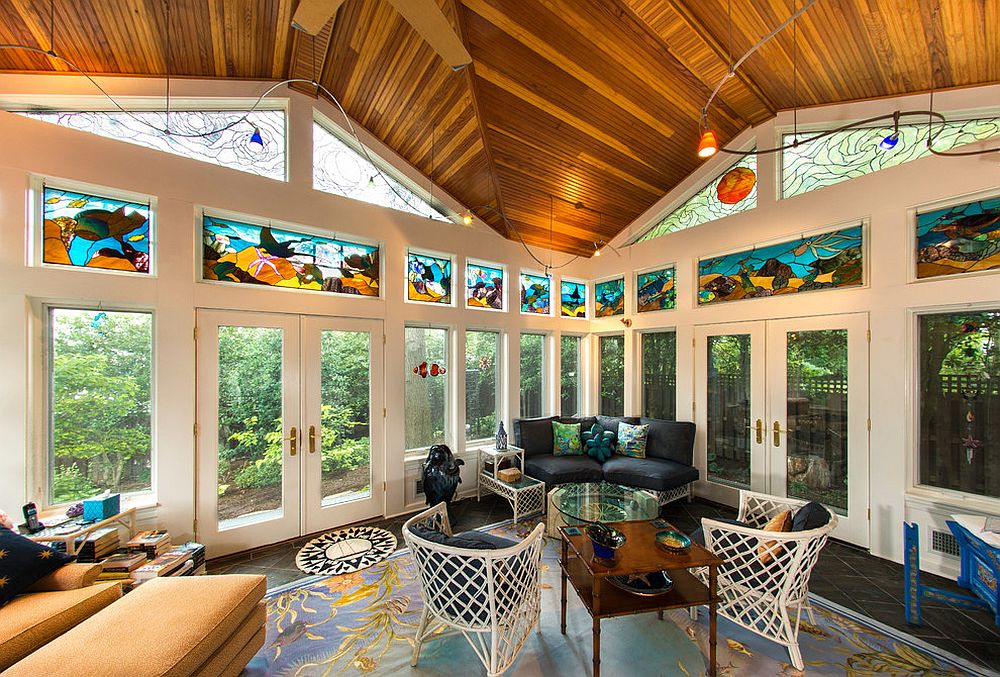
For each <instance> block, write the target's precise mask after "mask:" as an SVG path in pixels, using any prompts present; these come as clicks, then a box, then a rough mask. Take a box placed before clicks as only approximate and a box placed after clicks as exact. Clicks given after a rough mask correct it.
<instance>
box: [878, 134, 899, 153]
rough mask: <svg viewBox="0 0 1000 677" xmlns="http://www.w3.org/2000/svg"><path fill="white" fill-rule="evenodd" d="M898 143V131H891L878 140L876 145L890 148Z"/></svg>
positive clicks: (883, 148) (884, 148)
mask: <svg viewBox="0 0 1000 677" xmlns="http://www.w3.org/2000/svg"><path fill="white" fill-rule="evenodd" d="M897 143H899V132H893V133H892V134H889V135H888V136H886V137H885V138H884V139H882V141H880V142H879V144H878V147H879V148H881V149H882V150H892V149H893V148H895V147H896V144H897Z"/></svg>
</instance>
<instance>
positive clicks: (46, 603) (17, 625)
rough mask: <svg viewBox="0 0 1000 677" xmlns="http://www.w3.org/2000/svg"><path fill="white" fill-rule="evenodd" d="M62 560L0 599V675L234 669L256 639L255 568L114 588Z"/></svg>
mask: <svg viewBox="0 0 1000 677" xmlns="http://www.w3.org/2000/svg"><path fill="white" fill-rule="evenodd" d="M98 573H100V567H99V566H97V565H85V564H70V565H67V566H64V567H62V568H60V569H59V570H57V571H55V572H54V573H52V574H50V575H49V576H47V577H45V578H44V579H42V580H41V581H39V582H38V583H36V584H35V585H34V586H33V587H32V589H31V592H29V593H27V594H24V595H21V596H19V597H16V598H15V599H14V600H12V601H11V602H9V603H7V604H6V605H5V606H3V607H0V674H2V675H3V677H8V676H9V677H20V676H22V675H24V676H28V675H30V676H32V677H36V676H37V675H47V676H57V675H67V676H69V675H73V676H74V677H76V676H79V675H103V676H107V677H115V676H116V675H122V676H123V677H124V676H125V675H128V676H129V677H134V676H136V675H206V676H208V675H234V676H235V675H238V674H239V673H240V672H242V670H243V668H244V667H245V666H246V664H247V662H249V660H250V659H251V658H252V657H253V655H254V654H255V653H257V651H258V650H259V649H260V647H261V646H263V644H264V621H265V617H266V615H265V609H264V602H263V601H261V600H262V598H263V596H264V592H265V580H264V577H263V576H189V577H179V578H162V579H154V580H151V581H149V582H147V583H144V584H143V585H141V586H140V587H139V588H138V589H136V590H135V591H134V592H131V593H129V594H128V595H126V596H125V597H122V594H121V586H120V585H119V584H117V583H95V581H96V579H97V575H98Z"/></svg>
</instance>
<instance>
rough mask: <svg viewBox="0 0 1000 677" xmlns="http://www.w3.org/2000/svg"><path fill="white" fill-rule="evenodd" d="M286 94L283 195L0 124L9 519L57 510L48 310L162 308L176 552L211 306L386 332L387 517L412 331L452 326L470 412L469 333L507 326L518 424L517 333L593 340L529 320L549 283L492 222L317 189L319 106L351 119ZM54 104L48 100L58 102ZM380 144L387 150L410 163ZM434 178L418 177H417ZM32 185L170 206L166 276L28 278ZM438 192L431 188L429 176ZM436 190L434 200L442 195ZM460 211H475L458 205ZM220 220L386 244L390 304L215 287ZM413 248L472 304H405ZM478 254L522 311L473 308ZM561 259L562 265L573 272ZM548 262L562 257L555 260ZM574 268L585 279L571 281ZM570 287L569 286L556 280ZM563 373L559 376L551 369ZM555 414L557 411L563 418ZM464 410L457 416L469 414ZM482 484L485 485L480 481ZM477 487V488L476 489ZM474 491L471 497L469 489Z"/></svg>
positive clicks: (2, 88)
mask: <svg viewBox="0 0 1000 677" xmlns="http://www.w3.org/2000/svg"><path fill="white" fill-rule="evenodd" d="M102 83H103V84H106V85H107V86H108V87H110V88H111V90H112V91H113V92H115V93H116V94H117V95H119V96H126V95H128V96H137V97H155V96H158V95H160V94H161V93H162V91H163V83H162V82H157V81H150V80H139V79H127V78H123V79H108V80H102ZM171 84H172V92H173V93H174V95H175V96H177V97H187V98H202V99H209V98H210V99H215V100H222V99H226V98H233V97H244V98H246V97H256V95H257V94H258V93H259V92H260V91H262V90H263V88H264V87H265V85H264V84H263V83H238V82H219V81H212V82H197V81H181V82H174V83H171ZM51 94H58V95H63V96H66V97H70V98H73V97H76V96H79V95H91V94H93V90H92V88H90V87H89V86H87V85H86V83H81V82H80V79H78V78H70V77H60V76H48V77H46V76H3V77H0V99H3V98H4V97H7V98H8V100H9V99H10V98H11V97H12V96H27V97H28V99H29V100H35V101H39V102H41V101H42V100H43V99H42V98H41V97H42V96H43V95H51ZM277 94H278V95H279V96H282V97H287V99H288V106H289V108H288V112H289V135H290V139H289V147H290V152H289V175H290V181H288V182H280V181H274V180H270V179H265V178H261V177H257V176H253V175H250V174H246V173H243V172H239V171H234V170H231V169H226V168H221V167H215V166H212V165H208V164H205V163H202V162H198V161H195V160H189V159H186V158H181V157H176V156H173V155H169V154H166V153H161V152H158V151H154V150H148V149H145V148H140V147H137V146H134V145H131V144H127V143H122V142H119V141H114V140H109V139H104V138H101V137H98V136H94V135H91V134H87V133H84V132H78V131H75V130H70V129H66V128H62V127H59V126H56V125H53V124H50V123H46V122H41V121H35V120H30V119H26V118H24V117H21V116H17V115H14V114H10V113H0V139H2V142H3V151H2V153H0V233H2V242H3V246H2V247H0V269H2V270H4V277H3V280H4V281H3V283H2V285H0V313H2V317H3V322H0V355H2V358H0V359H2V364H3V373H4V378H3V387H2V389H0V429H2V430H3V431H4V436H5V444H4V445H3V449H2V451H0V507H2V508H3V509H5V510H7V511H8V512H10V513H12V514H15V515H16V514H19V513H20V507H21V505H22V504H23V503H24V502H26V501H28V500H34V501H37V502H38V503H39V504H42V503H44V499H43V498H42V496H43V491H42V489H41V487H40V486H36V482H35V481H34V480H33V478H35V477H36V476H38V475H39V473H38V472H37V470H38V468H37V467H36V461H37V462H39V463H44V459H45V454H44V445H45V438H44V427H43V425H44V424H43V417H44V411H43V404H44V388H45V385H44V374H43V373H41V370H40V369H39V365H41V359H42V358H41V346H42V343H41V341H42V331H41V317H40V310H41V306H42V304H43V303H49V302H68V303H85V304H92V305H94V306H96V305H97V304H98V303H102V304H103V306H104V307H105V308H114V307H129V308H132V307H134V308H142V309H151V310H153V311H154V313H155V336H154V341H155V366H154V369H155V393H154V396H155V403H156V404H155V433H154V449H155V461H154V490H155V496H156V501H157V504H158V505H157V510H156V515H155V517H156V519H157V520H158V522H159V523H160V524H161V525H162V526H164V527H166V528H168V529H170V531H171V532H172V533H173V534H174V537H175V540H176V539H180V538H184V537H188V536H190V535H191V533H192V522H193V519H194V517H195V514H194V511H195V493H194V487H195V472H196V467H197V462H196V446H195V438H194V435H193V425H194V422H195V417H194V395H195V342H194V340H193V330H194V325H195V309H196V308H225V309H243V310H248V311H249V310H255V311H267V312H280V313H306V314H318V315H331V316H345V317H369V318H377V319H380V320H382V321H383V323H384V331H385V335H386V337H387V345H386V351H385V355H386V364H385V367H386V375H387V376H386V384H385V393H386V406H387V414H388V415H387V418H386V421H390V422H392V423H391V424H390V425H388V426H387V428H386V441H387V443H386V447H387V448H386V457H387V458H386V468H387V477H386V480H387V482H388V491H387V498H386V506H385V510H386V514H394V513H398V512H400V511H402V510H403V509H404V491H403V468H404V452H403V427H402V424H401V422H402V420H403V392H404V389H403V387H402V384H403V379H404V374H405V370H406V369H409V368H410V367H411V366H412V365H406V364H404V361H403V329H404V325H405V323H407V322H414V323H427V324H435V325H443V326H448V327H451V328H452V329H453V330H454V333H453V341H452V348H453V352H452V355H451V367H452V368H451V369H450V371H449V375H450V377H451V381H452V388H453V394H455V395H456V396H457V397H455V398H453V400H455V401H457V402H456V403H457V404H460V407H461V408H462V409H464V392H465V383H464V370H463V369H462V368H461V367H462V365H464V330H465V329H466V328H467V327H469V328H477V327H490V328H497V329H500V330H502V331H504V332H506V335H507V342H508V345H510V346H511V348H512V349H510V350H508V351H507V353H506V356H507V363H506V374H505V377H506V378H507V379H508V382H509V383H512V384H515V386H514V387H511V388H509V389H508V390H507V399H506V402H505V411H504V414H505V418H506V419H507V422H508V425H509V423H510V420H511V419H512V418H514V417H516V416H517V407H518V391H519V389H518V388H517V387H516V384H517V382H518V361H517V360H518V353H517V349H516V346H517V336H518V333H519V332H520V331H522V330H535V331H545V332H548V333H550V335H551V336H552V337H553V338H552V341H551V343H552V345H553V346H554V341H555V340H556V339H557V338H558V335H559V332H560V331H564V330H565V331H574V332H586V331H587V329H588V326H589V323H588V322H587V321H585V320H582V321H581V320H572V319H559V318H556V317H539V316H527V315H521V314H520V313H519V312H517V308H518V307H519V304H518V303H517V299H518V294H517V287H516V285H517V282H516V279H517V277H516V276H517V275H518V273H519V269H520V268H521V267H522V266H523V267H525V268H528V269H531V270H537V269H538V266H537V265H536V264H535V263H534V262H533V261H531V260H530V259H529V257H528V256H527V255H526V254H525V252H524V250H523V249H522V248H521V246H520V245H519V244H515V243H514V242H510V241H508V240H505V239H503V238H502V237H500V236H499V235H497V234H496V233H495V232H494V231H492V230H491V229H489V228H488V227H487V226H485V225H484V224H482V223H479V222H477V223H475V224H473V226H471V227H466V226H462V225H456V224H450V223H442V222H439V221H431V220H428V219H425V218H422V217H419V216H414V215H410V214H405V213H402V212H396V211H393V210H389V209H383V208H381V207H376V206H373V205H369V204H366V203H362V202H358V201H354V200H350V199H347V198H342V197H339V196H335V195H329V194H326V193H322V192H319V191H315V190H313V189H312V165H311V158H312V138H311V134H312V124H311V122H312V111H313V107H314V106H315V107H317V108H318V109H319V110H321V111H322V112H323V113H324V114H325V115H327V116H328V117H330V118H331V119H334V120H336V119H339V116H338V115H337V114H336V113H335V111H334V110H333V109H332V107H331V106H328V105H326V104H322V103H319V104H318V103H317V102H316V101H315V100H313V99H310V98H308V97H305V96H302V95H299V94H297V93H295V92H288V91H286V92H282V91H279V92H278V93H277ZM46 100H47V99H46ZM372 145H373V146H375V150H376V152H378V153H379V154H381V155H383V157H388V158H389V159H393V160H395V162H396V164H397V165H399V166H401V165H400V162H399V161H398V158H395V156H394V155H393V154H392V153H391V152H389V151H388V150H387V149H384V148H382V147H381V146H380V145H379V144H372ZM404 171H407V173H408V174H410V175H411V176H412V177H413V178H416V179H420V177H419V175H417V174H416V173H415V172H414V171H413V170H412V168H408V169H404ZM32 176H42V177H46V178H51V179H63V180H71V181H78V182H85V183H87V184H91V185H94V186H103V187H109V188H113V189H117V190H124V191H130V192H134V193H140V194H145V195H149V196H153V197H155V198H156V200H157V212H156V219H157V236H158V238H157V239H158V253H157V256H158V261H157V269H156V270H157V275H156V276H155V277H149V278H145V277H140V276H121V275H108V274H103V273H99V272H94V271H87V270H74V269H70V268H65V269H57V268H51V267H48V268H42V267H37V266H31V265H28V257H27V253H26V252H27V243H28V239H27V238H28V237H29V231H28V224H29V215H30V208H31V207H30V205H29V204H28V200H27V189H28V186H29V180H30V178H31V177H32ZM421 180H422V181H423V185H426V179H421ZM440 192H441V191H440V190H439V189H436V190H435V194H436V195H438V194H440ZM448 201H449V202H450V203H451V205H452V206H453V207H454V208H456V209H460V208H461V205H458V204H457V203H455V202H454V200H450V199H448ZM201 207H209V208H214V209H222V210H228V211H232V212H238V213H242V214H247V215H255V216H257V217H262V218H269V219H274V220H275V221H281V222H285V223H286V224H297V225H300V226H305V227H308V228H311V229H320V231H321V232H322V231H330V232H331V233H332V232H336V233H339V234H340V235H342V236H348V237H349V236H350V235H352V234H353V235H358V236H362V237H366V238H371V239H374V240H378V241H380V242H382V243H383V247H384V248H383V261H382V285H383V298H381V299H378V300H372V299H366V298H359V297H349V296H340V295H336V294H328V293H322V292H306V291H296V290H281V289H271V288H261V287H247V286H239V285H224V284H219V283H214V284H213V283H202V282H199V281H198V280H199V278H200V274H201V273H200V268H201V265H200V260H199V259H200V248H201V244H200V223H199V221H198V216H199V209H200V208H201ZM407 246H413V247H422V248H427V249H431V250H438V251H444V252H450V253H453V254H456V255H458V259H457V261H456V263H457V265H456V266H455V269H454V284H455V287H454V294H455V295H456V296H457V298H458V307H452V308H449V307H441V306H436V305H422V304H412V303H405V302H404V301H403V296H404V287H405V249H406V247H407ZM464 257H473V258H479V259H483V260H486V261H496V262H500V263H504V264H506V265H507V267H508V287H509V290H508V297H509V298H508V304H509V305H513V306H514V308H515V310H514V311H513V312H505V313H496V312H484V311H477V310H466V309H465V308H463V307H462V303H463V302H464V297H463V293H464V287H463V286H462V283H463V281H464V275H465V261H464ZM566 258H567V257H566V256H565V255H558V254H557V255H556V256H555V259H556V261H557V262H558V261H562V260H566ZM544 260H548V255H547V253H546V255H545V257H544ZM567 270H571V269H567ZM553 288H554V289H558V276H556V277H555V279H554V281H553ZM550 371H551V372H552V374H555V371H554V368H553V369H551V370H550ZM553 404H554V403H553V402H551V401H550V402H549V406H550V407H551V406H553ZM458 412H459V408H458V406H457V407H456V414H457V413H458ZM459 423H460V417H458V416H457V415H456V416H455V417H453V419H452V430H451V436H452V442H454V444H453V448H454V449H456V451H457V452H458V453H461V452H462V450H463V448H464V433H463V429H461V428H459ZM469 479H471V476H470V478H469ZM467 482H468V480H467ZM466 488H468V486H466Z"/></svg>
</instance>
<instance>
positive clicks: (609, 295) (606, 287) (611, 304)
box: [594, 277, 625, 317]
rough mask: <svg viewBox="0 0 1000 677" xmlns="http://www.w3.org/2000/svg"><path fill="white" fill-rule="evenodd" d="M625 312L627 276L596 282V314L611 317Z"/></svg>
mask: <svg viewBox="0 0 1000 677" xmlns="http://www.w3.org/2000/svg"><path fill="white" fill-rule="evenodd" d="M624 314H625V278H624V277H619V278H616V279H614V280H606V281H604V282H597V283H596V284H594V315H596V316H597V317H611V316H612V315H624Z"/></svg>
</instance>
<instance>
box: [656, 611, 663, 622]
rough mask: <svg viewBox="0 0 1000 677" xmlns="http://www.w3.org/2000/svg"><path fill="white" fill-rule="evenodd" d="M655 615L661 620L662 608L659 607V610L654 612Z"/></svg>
mask: <svg viewBox="0 0 1000 677" xmlns="http://www.w3.org/2000/svg"><path fill="white" fill-rule="evenodd" d="M656 617H657V618H659V619H660V620H661V621H662V620H663V609H660V610H659V611H657V612H656Z"/></svg>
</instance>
